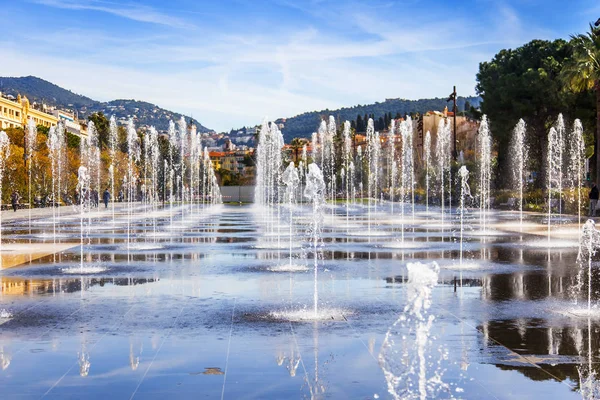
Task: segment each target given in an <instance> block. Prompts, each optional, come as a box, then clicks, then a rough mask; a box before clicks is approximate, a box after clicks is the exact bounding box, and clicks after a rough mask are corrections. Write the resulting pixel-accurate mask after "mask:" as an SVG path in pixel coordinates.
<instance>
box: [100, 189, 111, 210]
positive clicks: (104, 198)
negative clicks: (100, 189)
mask: <svg viewBox="0 0 600 400" xmlns="http://www.w3.org/2000/svg"><path fill="white" fill-rule="evenodd" d="M109 200H110V192H109V191H108V188H106V190H105V191H104V193H102V201H104V208H108V202H109Z"/></svg>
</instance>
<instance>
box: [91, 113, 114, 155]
mask: <svg viewBox="0 0 600 400" xmlns="http://www.w3.org/2000/svg"><path fill="white" fill-rule="evenodd" d="M88 120H90V121H92V122H93V123H94V125H95V126H96V130H97V131H98V141H99V142H100V148H101V149H106V148H108V138H109V136H110V122H109V120H108V118H106V117H105V116H104V114H103V113H102V111H100V112H97V113H93V114H92V115H90V116H89V117H88Z"/></svg>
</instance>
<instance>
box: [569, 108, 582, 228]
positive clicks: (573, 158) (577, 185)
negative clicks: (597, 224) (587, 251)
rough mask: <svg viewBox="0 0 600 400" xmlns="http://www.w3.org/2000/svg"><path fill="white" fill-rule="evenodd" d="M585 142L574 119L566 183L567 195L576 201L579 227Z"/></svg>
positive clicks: (577, 121)
mask: <svg viewBox="0 0 600 400" xmlns="http://www.w3.org/2000/svg"><path fill="white" fill-rule="evenodd" d="M584 160H585V142H584V140H583V126H582V125H581V121H580V120H578V119H576V120H575V122H574V123H573V133H572V135H571V138H570V140H569V158H568V161H569V164H568V167H567V183H568V185H569V188H570V189H571V190H570V191H569V194H570V195H571V196H573V197H575V198H576V199H577V216H578V219H577V221H578V224H579V226H581V189H582V182H581V180H582V178H583V174H584Z"/></svg>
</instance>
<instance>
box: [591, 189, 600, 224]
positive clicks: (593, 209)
mask: <svg viewBox="0 0 600 400" xmlns="http://www.w3.org/2000/svg"><path fill="white" fill-rule="evenodd" d="M599 195H600V192H598V187H597V186H596V184H595V183H592V189H591V190H590V196H589V197H590V215H589V216H590V217H595V216H596V205H597V204H598V197H599Z"/></svg>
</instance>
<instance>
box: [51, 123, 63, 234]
mask: <svg viewBox="0 0 600 400" xmlns="http://www.w3.org/2000/svg"><path fill="white" fill-rule="evenodd" d="M63 145H64V143H63V142H62V140H61V137H60V136H59V135H58V133H57V129H56V127H54V126H53V127H51V128H50V130H49V132H48V150H49V152H48V153H49V156H50V171H51V175H52V202H53V203H54V202H55V201H56V182H55V180H56V178H58V163H59V162H60V151H61V149H62V147H63ZM59 190H60V189H59ZM52 238H53V241H54V244H56V207H55V206H54V204H53V206H52Z"/></svg>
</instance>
